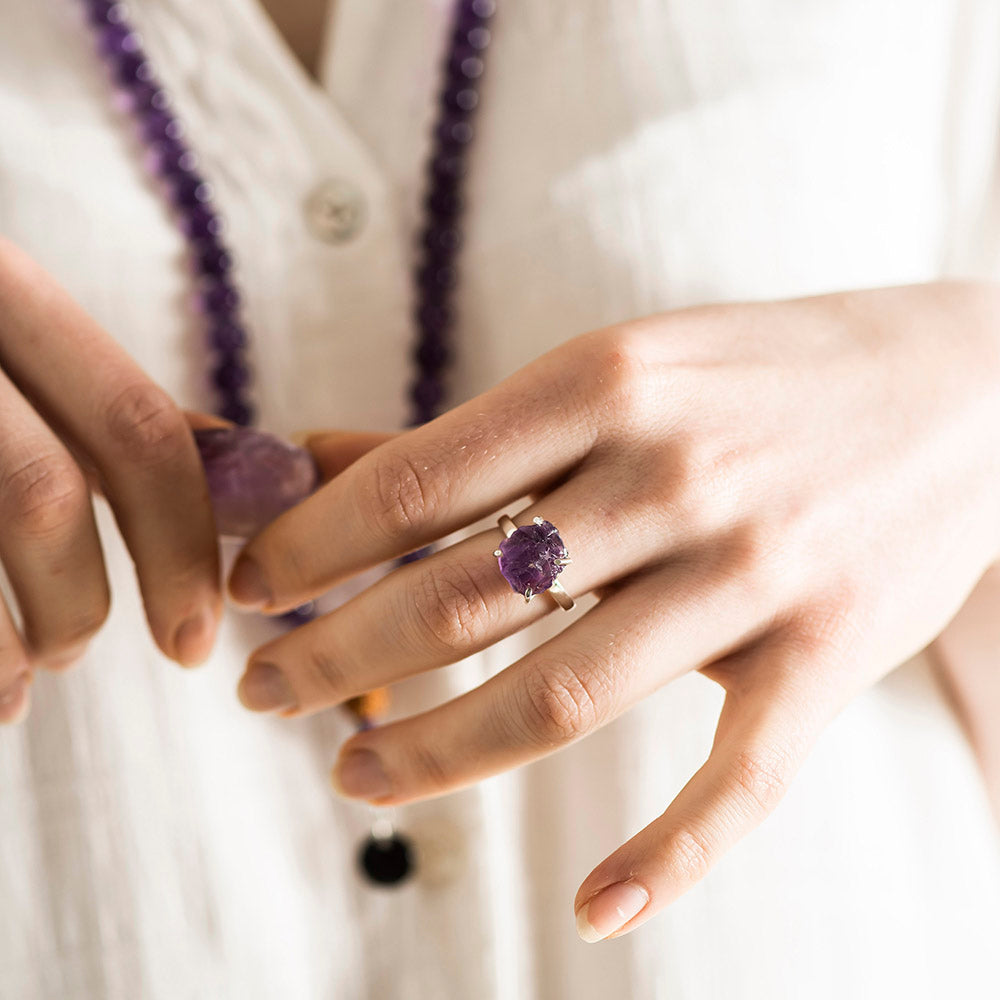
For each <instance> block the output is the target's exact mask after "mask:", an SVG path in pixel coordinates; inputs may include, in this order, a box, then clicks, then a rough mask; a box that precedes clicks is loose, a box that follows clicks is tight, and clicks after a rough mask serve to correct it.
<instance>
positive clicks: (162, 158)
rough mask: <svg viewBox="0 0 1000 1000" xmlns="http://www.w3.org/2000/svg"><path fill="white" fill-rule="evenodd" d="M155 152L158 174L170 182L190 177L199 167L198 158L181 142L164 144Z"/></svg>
mask: <svg viewBox="0 0 1000 1000" xmlns="http://www.w3.org/2000/svg"><path fill="white" fill-rule="evenodd" d="M155 152H156V172H157V173H158V174H159V175H160V176H161V177H163V178H166V179H168V180H169V179H172V178H176V177H184V176H188V175H190V174H191V173H193V171H194V169H195V168H196V167H197V166H198V157H197V156H195V154H194V153H192V152H191V150H190V149H188V148H187V146H185V145H184V144H183V143H181V142H171V141H169V140H168V141H166V142H162V143H160V145H159V146H157V147H156V151H155Z"/></svg>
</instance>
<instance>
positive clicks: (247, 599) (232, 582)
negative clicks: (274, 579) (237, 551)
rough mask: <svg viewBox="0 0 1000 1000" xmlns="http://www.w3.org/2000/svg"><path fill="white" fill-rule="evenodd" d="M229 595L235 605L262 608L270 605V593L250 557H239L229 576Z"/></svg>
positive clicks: (262, 575) (262, 576)
mask: <svg viewBox="0 0 1000 1000" xmlns="http://www.w3.org/2000/svg"><path fill="white" fill-rule="evenodd" d="M229 593H230V596H231V597H232V598H233V600H234V601H236V603H237V604H242V605H244V606H245V607H248V608H262V607H264V605H265V604H270V603H271V591H270V590H269V589H268V586H267V584H266V583H265V582H264V574H263V573H262V572H261V569H260V566H258V565H257V563H256V562H255V561H254V560H253V559H251V558H250V556H240V558H239V559H237V560H236V565H235V567H233V572H232V573H231V574H230V576H229Z"/></svg>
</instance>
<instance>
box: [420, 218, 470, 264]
mask: <svg viewBox="0 0 1000 1000" xmlns="http://www.w3.org/2000/svg"><path fill="white" fill-rule="evenodd" d="M420 242H421V243H422V244H423V246H424V247H425V248H426V249H427V250H430V251H431V253H436V254H441V255H442V257H443V258H446V259H447V258H450V257H451V255H452V254H454V253H455V252H456V251H457V250H458V249H459V247H460V246H461V245H462V233H461V230H459V228H458V227H457V226H448V225H443V226H428V227H427V228H426V229H425V230H424V232H423V235H422V237H421V241H420Z"/></svg>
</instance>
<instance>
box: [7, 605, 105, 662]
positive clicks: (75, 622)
mask: <svg viewBox="0 0 1000 1000" xmlns="http://www.w3.org/2000/svg"><path fill="white" fill-rule="evenodd" d="M110 608H111V601H110V599H109V597H108V596H107V595H106V594H105V595H104V596H103V597H101V598H98V599H96V600H94V601H93V602H92V603H91V604H90V605H89V606H88V607H86V608H81V609H79V610H78V611H76V612H75V613H74V614H73V615H72V617H70V618H69V619H68V620H66V621H64V622H62V623H60V624H59V625H58V627H57V628H53V629H51V631H46V632H45V634H44V635H43V634H39V631H38V629H37V628H34V627H32V625H31V624H28V625H27V626H26V628H25V638H26V639H27V640H28V644H29V646H30V647H31V649H32V652H34V653H35V654H36V655H38V656H40V657H41V658H43V659H52V660H54V661H55V662H54V663H48V664H46V665H47V666H49V667H50V668H52V669H58V668H60V667H68V666H70V665H71V663H73V662H74V660H75V659H76V658H77V657H78V656H79V655H80V654H82V652H83V649H84V647H86V645H87V644H88V643H89V642H90V640H91V639H92V638H93V637H94V636H95V635H96V634H97V633H98V632H99V631H100V630H101V628H102V627H103V626H104V624H105V622H107V620H108V613H109V611H110Z"/></svg>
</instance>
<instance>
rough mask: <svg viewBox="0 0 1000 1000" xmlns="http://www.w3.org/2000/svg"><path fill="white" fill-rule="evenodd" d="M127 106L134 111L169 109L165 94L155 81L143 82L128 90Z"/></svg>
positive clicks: (168, 101)
mask: <svg viewBox="0 0 1000 1000" xmlns="http://www.w3.org/2000/svg"><path fill="white" fill-rule="evenodd" d="M128 98H129V105H130V107H131V109H132V111H133V112H135V111H139V112H141V111H166V110H167V108H169V107H170V98H169V96H168V95H167V92H166V91H165V90H164V89H163V88H162V87H161V86H160V85H159V83H157V82H156V80H145V81H142V82H140V83H136V84H135V85H134V86H132V87H129V89H128Z"/></svg>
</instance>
